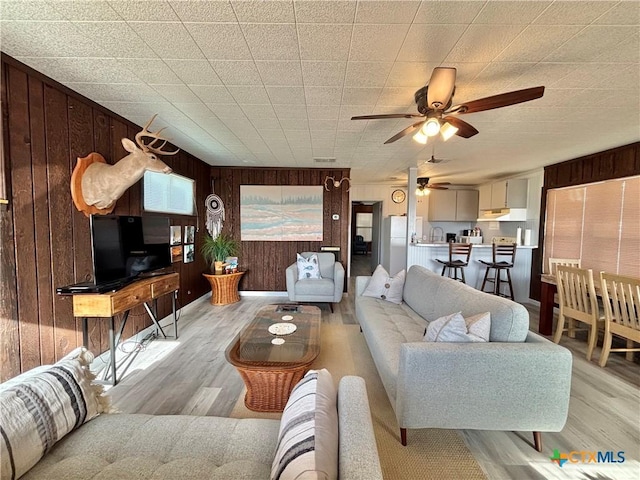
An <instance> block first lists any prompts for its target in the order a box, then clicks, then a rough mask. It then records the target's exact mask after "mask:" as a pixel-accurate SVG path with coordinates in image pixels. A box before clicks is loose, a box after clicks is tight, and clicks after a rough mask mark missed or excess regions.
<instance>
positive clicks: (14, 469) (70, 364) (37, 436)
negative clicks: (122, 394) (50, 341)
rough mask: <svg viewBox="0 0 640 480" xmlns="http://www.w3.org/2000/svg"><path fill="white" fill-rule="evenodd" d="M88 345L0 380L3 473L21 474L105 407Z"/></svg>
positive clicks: (3, 475)
mask: <svg viewBox="0 0 640 480" xmlns="http://www.w3.org/2000/svg"><path fill="white" fill-rule="evenodd" d="M91 360H93V356H92V355H91V354H90V353H89V352H87V351H86V350H81V351H79V352H78V356H77V357H75V358H66V359H63V360H61V361H60V362H58V363H56V364H54V365H48V366H45V367H40V368H38V369H35V370H33V371H29V372H25V373H24V374H22V375H19V376H17V377H15V378H14V379H12V380H11V381H9V382H6V383H5V384H2V385H0V406H1V407H0V431H1V433H2V435H1V438H0V447H1V450H0V459H1V465H2V470H1V473H2V475H1V477H2V478H19V477H20V476H21V475H22V474H24V473H25V472H27V471H28V470H29V469H30V468H31V467H33V466H34V465H35V464H36V463H37V462H38V461H39V460H40V458H42V456H43V455H44V454H46V453H47V452H48V451H49V450H51V449H52V448H53V447H54V445H55V444H56V443H57V442H58V441H59V440H60V439H62V438H63V437H64V436H65V435H66V434H68V433H69V432H71V431H72V430H74V429H76V428H78V427H80V426H81V425H82V424H83V423H85V422H88V421H89V420H91V419H92V418H94V417H96V416H97V415H98V414H100V413H102V412H103V411H106V410H107V409H108V408H109V402H108V398H107V397H104V396H103V395H102V394H103V389H102V386H101V385H94V384H92V380H93V379H94V375H93V374H92V373H91V372H90V371H89V368H88V364H89V363H90V362H91Z"/></svg>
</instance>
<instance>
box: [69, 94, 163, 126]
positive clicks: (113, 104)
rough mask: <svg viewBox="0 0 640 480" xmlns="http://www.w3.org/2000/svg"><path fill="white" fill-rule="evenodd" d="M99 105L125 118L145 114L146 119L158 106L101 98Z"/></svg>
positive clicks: (157, 104)
mask: <svg viewBox="0 0 640 480" xmlns="http://www.w3.org/2000/svg"><path fill="white" fill-rule="evenodd" d="M85 85H86V84H85ZM74 90H75V88H74ZM76 91H77V90H76ZM78 93H80V92H78ZM100 105H102V106H103V107H105V108H108V109H109V110H111V111H113V112H116V113H117V114H118V115H122V116H123V117H125V118H130V117H144V116H145V115H146V116H147V120H146V121H148V119H149V118H151V116H152V115H154V114H155V113H157V110H156V106H158V107H159V103H156V104H153V103H141V102H119V101H110V100H101V101H100ZM169 106H170V104H169V103H168V102H164V106H163V107H164V108H168V107H169ZM146 121H145V123H146Z"/></svg>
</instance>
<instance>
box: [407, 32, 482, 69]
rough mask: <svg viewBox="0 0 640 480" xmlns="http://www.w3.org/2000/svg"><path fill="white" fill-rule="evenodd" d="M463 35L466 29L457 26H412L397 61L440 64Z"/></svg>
mask: <svg viewBox="0 0 640 480" xmlns="http://www.w3.org/2000/svg"><path fill="white" fill-rule="evenodd" d="M463 33H464V29H462V28H460V27H459V26H457V25H416V24H414V25H411V27H410V28H409V32H408V33H407V36H406V38H405V39H404V43H403V44H402V47H401V49H400V52H399V54H398V58H397V61H399V62H430V63H438V64H440V63H441V62H442V61H443V60H444V59H445V58H446V56H447V55H448V54H449V52H451V50H452V49H453V48H454V46H455V45H456V42H457V41H458V40H459V39H460V37H461V35H462V34H463ZM464 61H472V60H471V59H465V60H464Z"/></svg>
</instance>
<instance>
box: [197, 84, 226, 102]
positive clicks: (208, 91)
mask: <svg viewBox="0 0 640 480" xmlns="http://www.w3.org/2000/svg"><path fill="white" fill-rule="evenodd" d="M189 88H191V90H192V91H193V93H195V94H196V95H197V96H198V98H199V99H200V100H201V101H202V102H204V103H233V101H234V98H233V96H232V95H231V93H229V90H227V87H225V86H224V85H190V86H189Z"/></svg>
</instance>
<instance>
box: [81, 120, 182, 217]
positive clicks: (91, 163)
mask: <svg viewBox="0 0 640 480" xmlns="http://www.w3.org/2000/svg"><path fill="white" fill-rule="evenodd" d="M156 116H157V115H154V116H153V117H151V120H149V122H148V123H147V124H146V125H145V126H144V128H143V129H142V130H141V131H140V132H138V133H137V134H136V136H135V139H136V141H135V143H134V142H133V141H131V140H129V139H128V138H123V139H122V146H123V147H124V149H125V150H126V151H127V152H129V155H127V156H126V157H124V158H122V159H121V160H119V161H118V162H116V163H115V164H114V165H109V164H108V163H107V162H106V161H105V159H104V157H103V156H102V155H100V154H99V153H95V152H93V153H90V154H89V155H88V156H86V157H83V158H78V163H77V164H76V166H75V168H74V169H73V174H72V175H71V197H72V198H73V203H74V204H75V206H76V208H77V209H78V210H80V211H81V212H83V213H84V214H85V215H86V216H89V215H90V214H92V213H94V214H95V213H97V214H100V215H106V214H108V213H111V212H112V211H113V208H114V207H115V204H116V201H117V200H118V199H119V198H120V197H121V196H122V194H124V192H125V191H126V190H127V189H128V188H129V187H130V186H131V185H133V184H134V183H136V182H137V181H138V180H140V179H141V178H142V176H143V175H144V172H145V171H146V170H150V171H152V172H162V173H171V168H170V167H169V166H168V165H167V164H166V163H164V162H163V161H162V160H159V159H158V158H157V157H156V155H175V154H176V153H178V152H179V151H180V149H177V150H175V151H173V152H169V151H163V150H162V148H163V147H164V146H165V145H166V144H167V142H168V139H166V138H163V137H162V136H161V135H160V133H161V132H162V131H163V130H164V128H166V127H164V128H161V129H160V130H158V131H157V132H155V133H154V132H151V131H150V130H149V127H150V126H151V124H152V123H153V121H154V120H155V118H156ZM145 139H151V140H148V143H145ZM158 142H162V144H161V145H159V146H158V145H157V143H158ZM136 144H137V145H136Z"/></svg>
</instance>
